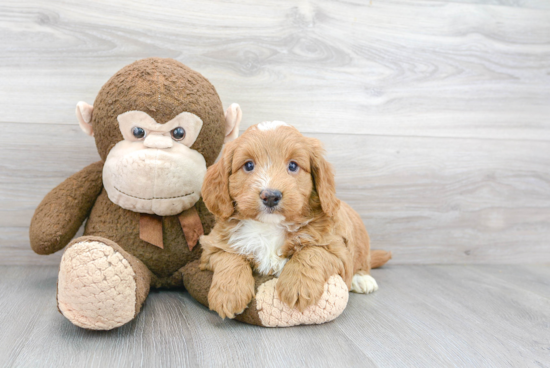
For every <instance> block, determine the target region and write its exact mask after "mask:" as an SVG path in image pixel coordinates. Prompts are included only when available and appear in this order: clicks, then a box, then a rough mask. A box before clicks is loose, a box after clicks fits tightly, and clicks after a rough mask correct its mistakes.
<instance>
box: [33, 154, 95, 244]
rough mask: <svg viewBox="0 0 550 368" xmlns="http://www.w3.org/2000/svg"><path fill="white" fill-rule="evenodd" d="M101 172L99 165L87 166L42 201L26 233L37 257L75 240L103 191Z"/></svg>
mask: <svg viewBox="0 0 550 368" xmlns="http://www.w3.org/2000/svg"><path fill="white" fill-rule="evenodd" d="M102 170H103V162H102V161H99V162H96V163H93V164H91V165H89V166H86V167H85V168H84V169H82V170H81V171H79V172H77V173H76V174H74V175H72V176H71V177H69V178H68V179H67V180H65V181H64V182H63V183H61V184H59V185H58V186H57V187H55V188H54V189H53V190H52V191H51V192H49V193H48V194H47V195H46V197H44V199H43V200H42V202H41V203H40V204H39V205H38V207H37V208H36V211H35V212H34V216H33V217H32V221H31V226H30V231H29V236H30V240H31V247H32V249H33V250H34V251H35V252H36V253H38V254H51V253H55V252H57V251H58V250H60V249H63V248H64V247H65V246H66V245H67V244H68V243H69V241H71V239H72V238H73V237H74V236H75V234H76V232H77V231H78V229H79V228H80V225H82V223H83V222H84V220H85V219H86V217H88V214H89V213H90V210H91V209H92V206H93V205H94V203H95V200H96V199H97V197H98V196H99V193H100V192H101V189H102V188H103V181H102Z"/></svg>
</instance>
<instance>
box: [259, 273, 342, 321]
mask: <svg viewBox="0 0 550 368" xmlns="http://www.w3.org/2000/svg"><path fill="white" fill-rule="evenodd" d="M277 280H278V279H271V280H269V281H267V282H265V283H263V284H262V285H261V286H260V287H259V288H258V292H257V293H256V308H257V309H258V316H259V317H260V320H261V322H262V325H263V326H265V327H288V326H297V325H312V324H320V323H325V322H329V321H332V320H334V319H335V318H336V317H338V316H339V315H340V314H342V312H343V311H344V309H345V308H346V305H347V304H348V298H349V290H348V287H347V285H346V283H345V282H344V280H343V279H342V278H341V277H340V276H337V275H335V276H331V277H330V278H329V279H328V281H327V283H326V284H325V291H324V293H323V295H322V296H321V299H320V300H319V302H318V303H317V304H316V305H312V306H310V307H308V308H306V310H305V311H303V312H300V311H299V310H298V309H296V308H290V307H289V306H288V305H286V304H285V303H283V302H282V301H281V300H280V299H279V296H278V294H277V291H276V289H275V286H276V284H277Z"/></svg>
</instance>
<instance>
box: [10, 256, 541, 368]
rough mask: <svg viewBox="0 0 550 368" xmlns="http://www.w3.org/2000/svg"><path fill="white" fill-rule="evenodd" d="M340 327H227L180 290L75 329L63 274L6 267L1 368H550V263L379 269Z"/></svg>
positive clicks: (353, 299) (228, 324)
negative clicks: (126, 320)
mask: <svg viewBox="0 0 550 368" xmlns="http://www.w3.org/2000/svg"><path fill="white" fill-rule="evenodd" d="M373 276H374V277H375V278H376V279H377V280H378V283H379V285H380V290H379V291H378V292H376V293H374V294H372V295H368V296H365V295H356V294H352V295H351V298H350V301H349V305H348V307H347V309H346V311H345V312H344V314H343V315H342V316H340V317H339V318H338V319H336V320H335V321H334V322H332V323H328V324H325V325H319V326H302V327H295V328H286V329H267V328H260V327H256V326H249V325H245V324H241V323H238V322H235V321H229V320H225V321H222V320H221V319H220V318H219V317H218V316H217V315H215V314H214V313H212V312H210V311H208V310H206V309H205V308H204V307H203V306H201V305H200V304H198V303H197V302H195V301H194V300H193V299H192V298H191V297H190V296H189V294H187V293H186V292H184V291H159V292H152V293H151V295H150V297H149V299H148V300H147V302H146V304H145V307H144V309H143V311H142V313H141V314H140V315H139V316H138V318H137V319H136V320H135V321H133V322H132V323H130V324H128V325H126V326H123V327H122V328H119V329H117V330H114V331H110V332H93V331H86V330H82V329H80V328H77V327H75V326H73V325H72V324H71V323H70V322H68V321H67V320H66V319H64V318H63V317H62V315H61V314H59V313H58V311H57V309H56V305H55V287H56V279H57V269H56V268H55V267H50V266H42V267H30V266H29V267H9V266H4V267H1V268H0V310H2V313H1V314H0V326H1V333H0V366H1V367H4V366H15V367H38V366H40V367H82V366H86V367H88V366H89V367H176V366H177V367H196V366H201V367H210V366H213V367H235V366H249V367H301V366H311V367H313V366H315V367H323V366H327V367H350V366H360V367H369V366H381V367H390V366H434V367H448V366H461V367H482V366H498V367H506V366H514V367H530V366H532V367H544V366H550V266H548V265H528V266H521V265H515V266H503V265H491V266H481V265H471V266H464V265H462V266H452V265H442V266H420V265H417V266H413V265H393V266H392V265H390V266H388V267H385V268H383V269H379V270H374V271H373Z"/></svg>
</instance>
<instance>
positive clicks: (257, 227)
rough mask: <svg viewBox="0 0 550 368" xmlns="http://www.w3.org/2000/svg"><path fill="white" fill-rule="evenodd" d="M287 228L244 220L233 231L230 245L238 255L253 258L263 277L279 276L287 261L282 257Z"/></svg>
mask: <svg viewBox="0 0 550 368" xmlns="http://www.w3.org/2000/svg"><path fill="white" fill-rule="evenodd" d="M285 234H286V228H285V227H283V226H281V225H279V224H270V223H263V222H260V221H255V220H242V221H241V222H240V223H239V225H237V226H236V227H235V229H234V230H233V234H231V237H230V238H229V245H230V246H231V248H233V249H234V250H235V251H237V253H239V254H242V255H245V256H252V257H253V258H254V260H255V261H256V263H257V264H258V266H257V269H256V271H258V272H259V273H260V274H262V275H268V274H270V273H271V272H272V273H273V274H274V275H275V276H279V274H280V273H281V271H282V269H283V267H284V265H285V263H286V261H287V259H286V258H283V257H281V253H280V252H281V248H282V247H283V244H284V242H285Z"/></svg>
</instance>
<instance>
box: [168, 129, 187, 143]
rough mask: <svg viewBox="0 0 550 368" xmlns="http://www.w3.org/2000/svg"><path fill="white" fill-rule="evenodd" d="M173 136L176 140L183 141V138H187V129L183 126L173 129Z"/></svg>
mask: <svg viewBox="0 0 550 368" xmlns="http://www.w3.org/2000/svg"><path fill="white" fill-rule="evenodd" d="M171 134H172V138H174V140H176V141H181V140H182V139H183V138H185V129H183V128H182V127H177V128H176V129H173V130H172V132H171Z"/></svg>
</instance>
